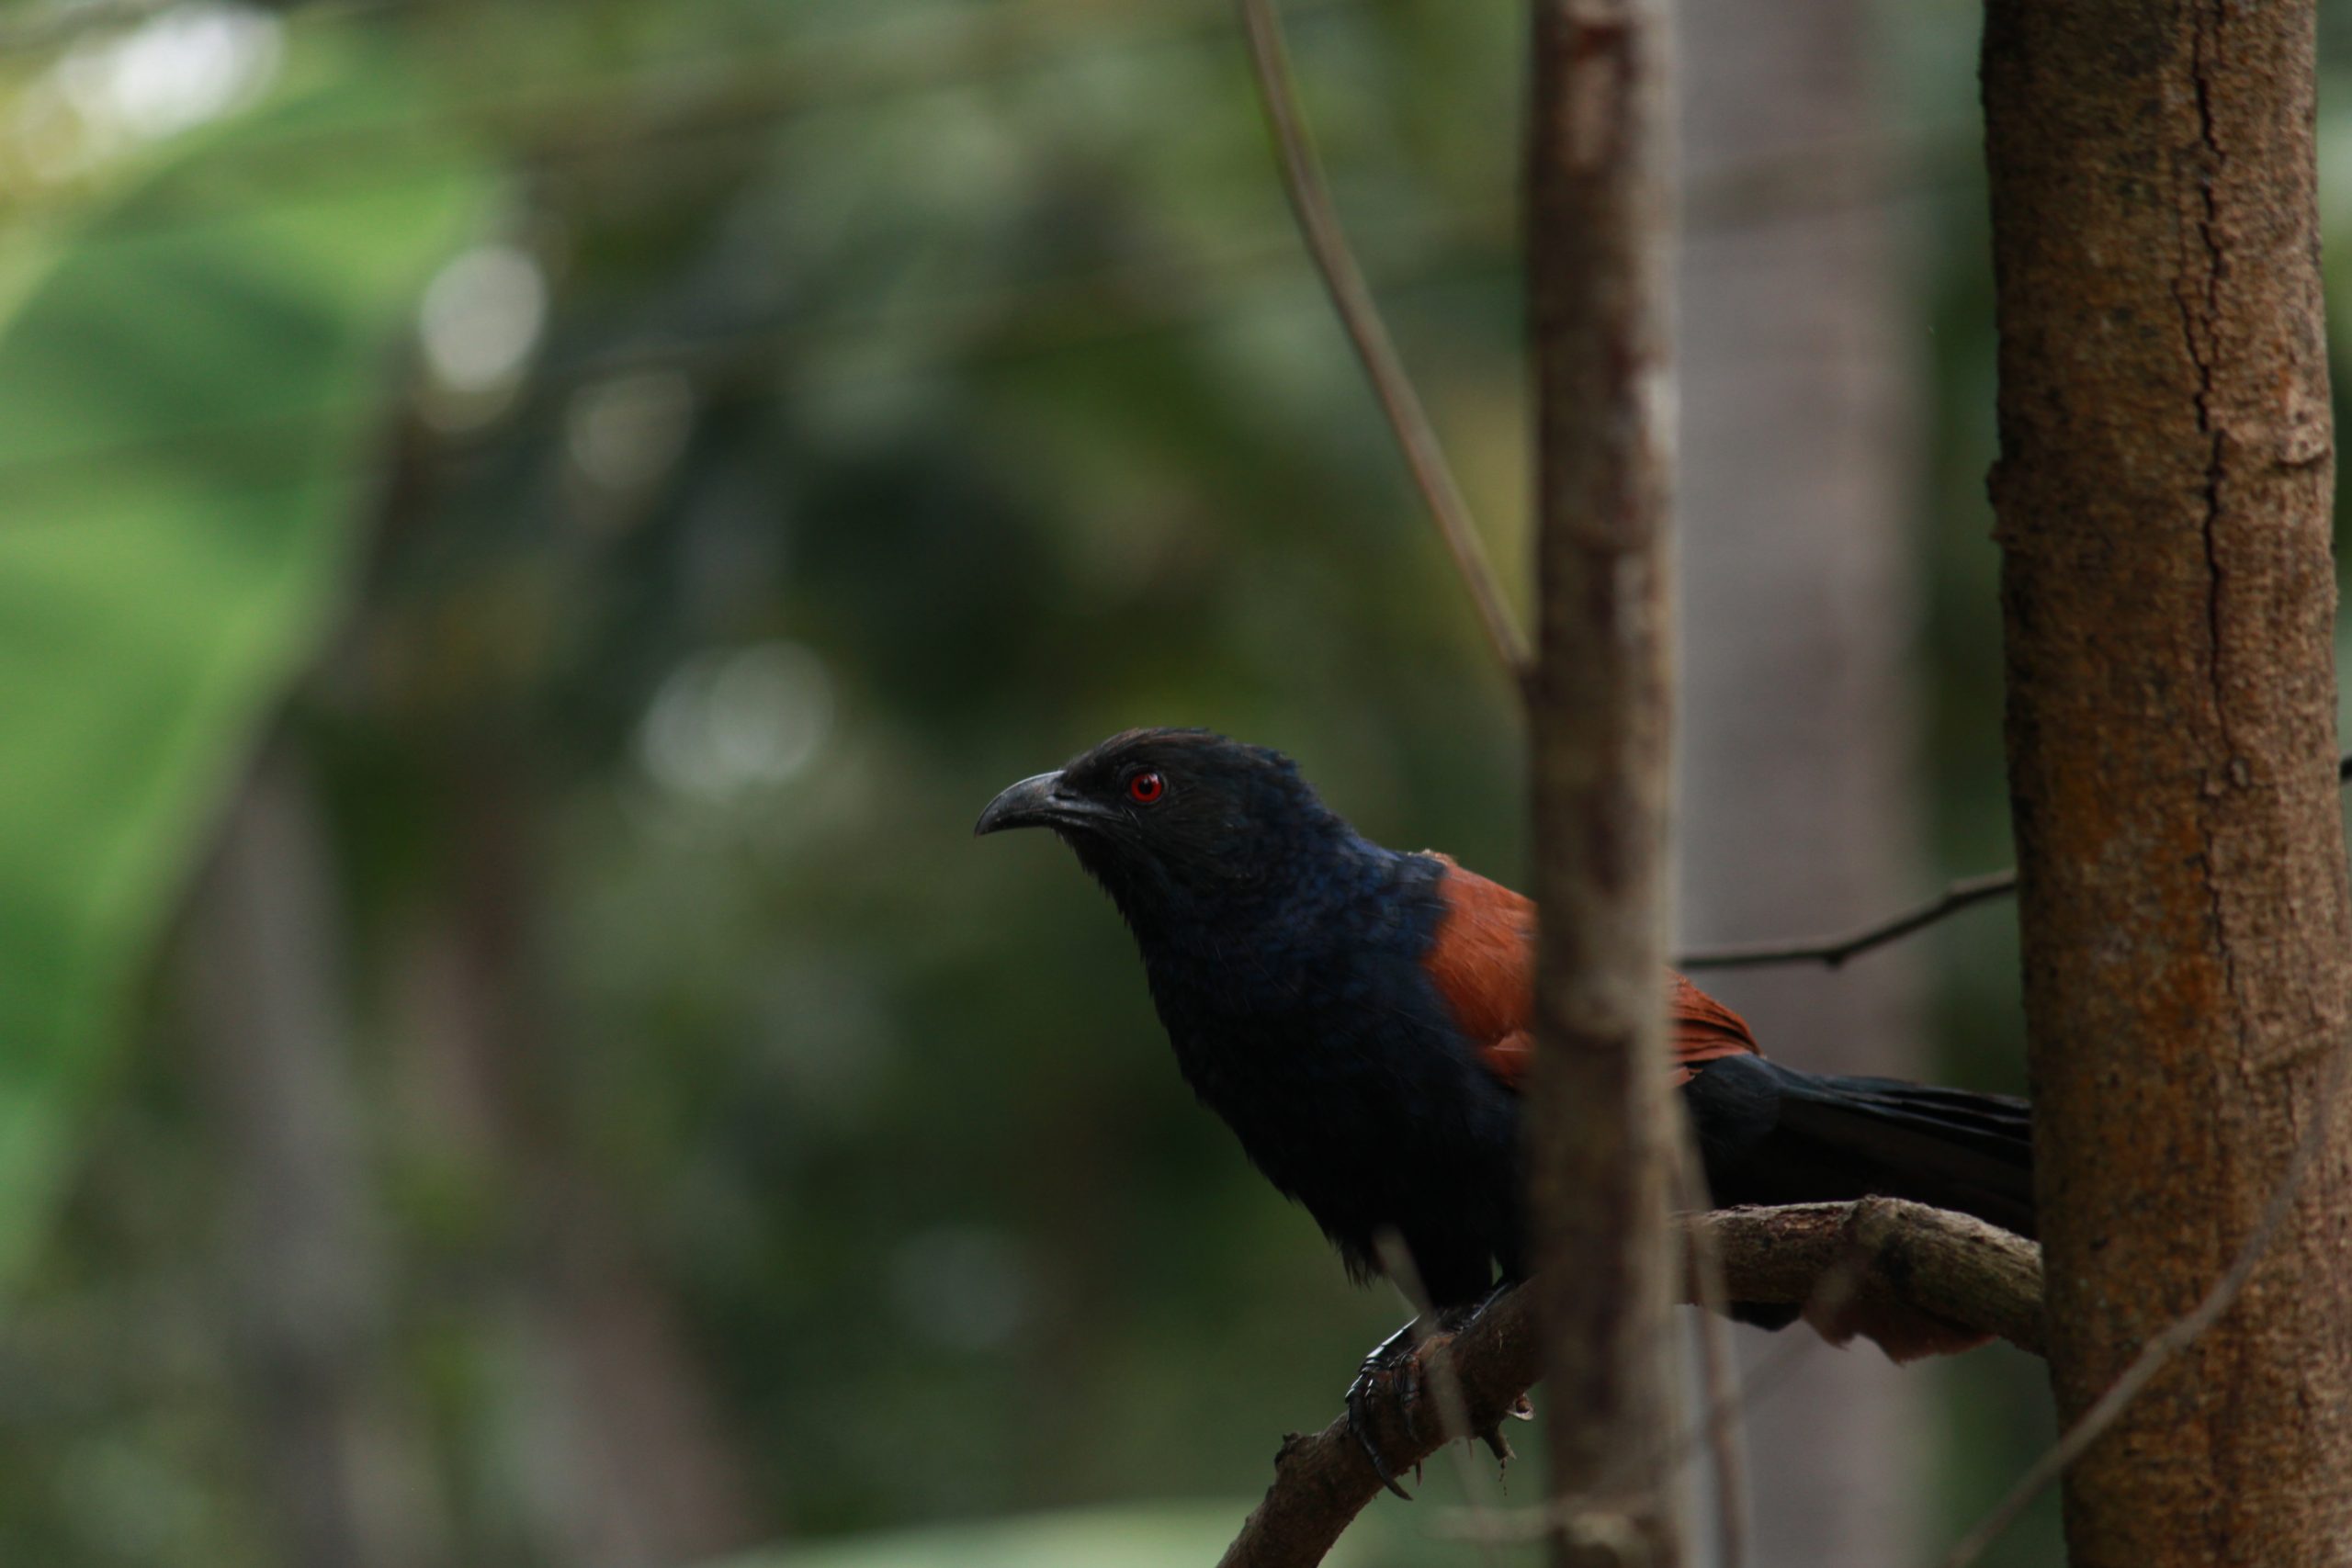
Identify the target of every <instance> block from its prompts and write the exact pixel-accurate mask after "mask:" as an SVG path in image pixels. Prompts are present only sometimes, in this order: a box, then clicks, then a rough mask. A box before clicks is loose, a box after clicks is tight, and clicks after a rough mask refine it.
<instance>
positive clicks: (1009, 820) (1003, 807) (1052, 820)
mask: <svg viewBox="0 0 2352 1568" xmlns="http://www.w3.org/2000/svg"><path fill="white" fill-rule="evenodd" d="M1102 815H1103V808H1102V807H1099V806H1097V805H1095V804H1094V803H1093V802H1092V801H1091V800H1086V799H1083V798H1081V797H1080V796H1079V795H1072V794H1069V793H1066V792H1065V791H1064V790H1063V789H1062V776H1061V774H1059V773H1039V774H1038V775H1036V777H1035V778H1027V779H1023V780H1022V781H1021V782H1020V783H1019V784H1014V785H1013V786H1012V788H1010V789H1008V790H1006V791H1005V792H1004V793H1003V794H1001V795H998V796H997V797H996V798H995V799H994V800H991V801H989V805H988V809H987V810H985V811H983V812H981V813H980V819H979V820H978V822H975V823H973V824H972V835H973V837H975V838H978V837H980V836H981V835H983V834H988V833H997V832H1001V831H1003V830H1004V829H1007V828H1062V827H1069V826H1070V825H1071V824H1073V823H1076V822H1080V821H1082V820H1084V819H1085V818H1090V817H1099V816H1102Z"/></svg>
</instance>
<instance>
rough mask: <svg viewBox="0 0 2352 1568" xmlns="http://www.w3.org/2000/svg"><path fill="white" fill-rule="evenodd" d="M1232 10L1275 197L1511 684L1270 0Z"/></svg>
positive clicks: (1507, 634)
mask: <svg viewBox="0 0 2352 1568" xmlns="http://www.w3.org/2000/svg"><path fill="white" fill-rule="evenodd" d="M1240 6H1241V21H1242V25H1243V27H1244V28H1246V29H1247V30H1248V32H1249V35H1250V68H1251V71H1252V73H1254V74H1255V76H1256V78H1257V83H1258V96H1259V100H1260V102H1261V104H1262V105H1263V106H1264V108H1265V111H1266V123H1267V125H1268V126H1269V127H1270V128H1271V129H1272V131H1273V136H1274V151H1275V152H1276V154H1277V159H1278V162H1279V163H1280V164H1281V166H1282V175H1283V192H1284V194H1285V195H1287V196H1288V197H1289V198H1290V207H1291V211H1292V212H1293V213H1294V214H1295V215H1296V217H1297V219H1298V227H1299V231H1300V232H1301V233H1302V234H1303V235H1304V236H1305V237H1306V249H1307V252H1308V254H1311V255H1312V256H1313V257H1314V258H1315V266H1316V270H1317V272H1318V273H1320V274H1321V275H1322V277H1323V287H1324V288H1326V289H1327V290H1328V291H1329V293H1330V296H1331V305H1332V308H1333V309H1334V310H1337V311H1338V312H1339V315H1340V324H1341V325H1343V326H1344V327H1346V328H1347V333H1348V338H1349V341H1350V342H1351V343H1353V344H1355V350H1356V356H1357V357H1358V358H1359V359H1361V360H1363V367H1364V373H1365V374H1366V375H1367V376H1369V377H1370V378H1372V389H1373V391H1374V395H1376V396H1377V397H1378V398H1379V399H1380V407H1381V410H1382V412H1385V414H1386V415H1387V416H1388V427H1389V428H1390V429H1391V430H1393V431H1395V432H1396V434H1397V445H1398V446H1401V447H1402V448H1403V449H1404V453H1405V463H1406V466H1407V467H1408V468H1410V469H1412V472H1413V482H1414V484H1415V485H1416V486H1418V487H1419V490H1420V492H1421V499H1422V501H1424V502H1427V503H1428V505H1429V509H1430V518H1431V519H1432V520H1433V521H1434V522H1435V523H1436V524H1437V531H1438V534H1439V536H1441V537H1442V538H1443V539H1444V541H1445V547H1446V550H1447V552H1448V553H1450V554H1451V555H1452V556H1453V565H1454V568H1455V570H1458V571H1459V572H1460V573H1461V574H1462V581H1463V585H1464V587H1466V588H1468V589H1469V590H1470V597H1471V599H1472V600H1473V601H1474V602H1476V605H1477V608H1478V619H1479V621H1480V622H1481V623H1482V624H1483V625H1484V626H1485V627H1486V631H1487V642H1489V643H1490V644H1492V645H1493V648H1494V651H1495V657H1496V658H1497V659H1498V660H1500V661H1501V663H1502V667H1503V669H1504V670H1505V671H1508V672H1509V673H1510V675H1511V676H1512V677H1513V678H1514V679H1518V678H1520V677H1521V676H1523V675H1524V673H1525V671H1526V670H1527V668H1528V650H1527V639H1526V637H1525V636H1524V635H1523V634H1521V631H1520V629H1519V625H1518V623H1517V622H1516V621H1515V620H1514V619H1513V618H1512V616H1511V613H1510V606H1509V604H1508V603H1507V602H1506V601H1505V599H1504V597H1503V591H1502V584H1501V582H1500V581H1499V580H1498V579H1497V577H1496V576H1495V568H1494V563H1493V562H1492V561H1490V560H1489V559H1487V547H1486V545H1485V543H1484V541H1483V540H1482V539H1481V538H1480V536H1479V534H1478V529H1477V525H1476V524H1474V523H1473V522H1472V521H1471V519H1470V507H1469V504H1468V503H1467V502H1464V500H1463V499H1462V490H1461V487H1460V486H1459V485H1457V484H1455V483H1454V479H1453V469H1452V468H1450V467H1448V466H1447V463H1446V460H1445V451H1444V448H1442V446H1439V444H1438V438H1437V431H1436V430H1435V428H1434V427H1432V426H1431V425H1430V417H1429V413H1428V412H1427V411H1426V410H1425V409H1423V408H1422V407H1421V400H1420V397H1419V394H1418V393H1416V392H1415V391H1414V390H1413V383H1412V380H1411V378H1409V377H1408V376H1407V375H1406V374H1405V366H1404V362H1403V361H1402V360H1401V359H1399V358H1398V357H1397V345H1396V344H1395V343H1393V342H1392V341H1390V339H1389V336H1388V329H1387V327H1386V326H1385V324H1384V323H1383V322H1382V321H1381V317H1380V307H1379V306H1378V305H1377V304H1375V303H1374V300H1373V298H1372V289H1371V288H1370V287H1369V286H1368V285H1366V284H1365V282H1364V278H1363V270H1362V269H1361V268H1360V267H1358V266H1357V265H1356V260H1355V255H1354V254H1353V253H1352V252H1351V251H1350V250H1349V248H1348V240H1347V234H1346V232H1345V231H1343V230H1342V229H1341V228H1340V216H1339V211H1338V209H1337V208H1336V207H1334V206H1333V204H1332V201H1331V193H1330V189H1329V186H1327V185H1326V184H1325V183H1324V179H1323V167H1322V164H1321V163H1320V161H1319V160H1317V157H1316V155H1315V142H1314V140H1313V138H1312V137H1310V136H1309V135H1308V133H1307V130H1306V118H1305V116H1304V115H1303V114H1302V113H1301V111H1300V108H1299V102H1298V85H1297V83H1296V82H1295V80H1294V79H1293V77H1292V74H1291V68H1290V51H1289V50H1288V49H1287V47H1286V46H1285V45H1284V44H1283V30H1282V23H1281V21H1280V20H1279V19H1278V18H1277V17H1275V15H1274V9H1273V0H1240Z"/></svg>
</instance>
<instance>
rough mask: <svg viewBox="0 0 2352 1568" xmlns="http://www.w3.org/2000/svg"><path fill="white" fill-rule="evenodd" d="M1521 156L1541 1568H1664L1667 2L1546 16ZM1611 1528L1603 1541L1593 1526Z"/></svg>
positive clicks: (1671, 1550) (1604, 2) (1668, 1534)
mask: <svg viewBox="0 0 2352 1568" xmlns="http://www.w3.org/2000/svg"><path fill="white" fill-rule="evenodd" d="M1533 43H1534V57H1535V85H1534V99H1533V104H1532V110H1531V113H1530V116H1529V124H1530V130H1529V139H1528V235H1529V237H1528V246H1529V255H1528V293H1529V303H1530V310H1531V313H1532V323H1531V324H1532V334H1533V344H1534V357H1535V377H1536V441H1537V452H1538V456H1537V523H1536V529H1537V532H1536V560H1537V577H1538V587H1539V592H1540V595H1541V601H1542V602H1541V606H1540V610H1539V616H1538V619H1539V626H1540V631H1541V636H1540V638H1539V643H1540V651H1539V654H1538V660H1539V662H1538V667H1537V669H1536V671H1534V675H1533V678H1532V682H1531V685H1530V692H1529V708H1530V715H1529V716H1530V722H1531V728H1532V743H1531V750H1532V767H1533V775H1534V777H1533V785H1534V789H1533V794H1534V801H1535V884H1536V895H1537V898H1538V901H1539V902H1540V904H1541V906H1542V908H1543V909H1544V919H1543V921H1542V931H1541V933H1540V938H1539V940H1540V943H1541V954H1540V963H1541V977H1540V981H1539V984H1538V986H1537V988H1536V989H1537V1006H1536V1012H1537V1021H1538V1030H1539V1032H1540V1035H1541V1038H1542V1041H1543V1047H1542V1049H1541V1050H1539V1051H1538V1052H1537V1053H1536V1059H1537V1064H1538V1065H1537V1068H1536V1072H1535V1081H1534V1089H1533V1096H1532V1099H1533V1105H1532V1114H1531V1116H1530V1119H1529V1120H1530V1132H1531V1135H1532V1149H1531V1182H1532V1190H1531V1194H1530V1196H1531V1203H1532V1227H1531V1233H1532V1237H1533V1242H1534V1251H1535V1262H1536V1267H1537V1273H1536V1275H1535V1278H1534V1280H1533V1281H1532V1285H1531V1288H1532V1289H1534V1290H1536V1291H1539V1292H1542V1294H1541V1297H1540V1298H1539V1299H1540V1301H1541V1303H1542V1306H1543V1309H1544V1325H1545V1327H1544V1335H1545V1341H1546V1347H1547V1355H1546V1358H1545V1363H1546V1379H1547V1386H1548V1391H1549V1392H1548V1396H1547V1399H1546V1401H1545V1403H1546V1406H1547V1408H1548V1409H1549V1411H1550V1432H1551V1437H1552V1493H1553V1495H1554V1496H1555V1497H1556V1498H1558V1499H1560V1500H1561V1502H1562V1503H1563V1504H1564V1505H1567V1506H1570V1507H1572V1508H1575V1509H1578V1510H1586V1509H1589V1510H1590V1512H1589V1513H1584V1512H1580V1513H1578V1514H1577V1515H1576V1516H1575V1517H1577V1518H1582V1519H1587V1520H1589V1521H1590V1524H1589V1528H1587V1527H1582V1526H1578V1525H1577V1524H1575V1523H1573V1522H1572V1523H1571V1524H1570V1525H1569V1526H1568V1527H1567V1528H1566V1529H1564V1530H1563V1532H1562V1539H1561V1544H1560V1547H1559V1551H1558V1556H1557V1559H1556V1560H1557V1561H1559V1562H1575V1563H1588V1562H1642V1563H1650V1564H1666V1563H1671V1562H1676V1561H1678V1560H1679V1556H1680V1551H1679V1541H1678V1539H1677V1538H1678V1534H1679V1532H1678V1529H1677V1524H1676V1518H1675V1515H1676V1509H1675V1507H1674V1506H1673V1499H1672V1497H1671V1495H1670V1492H1671V1482H1670V1479H1669V1472H1670V1471H1671V1470H1672V1469H1673V1468H1676V1467H1672V1466H1669V1465H1668V1464H1667V1463H1666V1462H1665V1461H1664V1459H1663V1457H1662V1455H1663V1450H1664V1448H1665V1447H1666V1444H1667V1440H1668V1432H1669V1431H1670V1429H1671V1428H1672V1427H1673V1425H1674V1412H1675V1408H1676V1407H1675V1403H1674V1390H1673V1378H1672V1376H1671V1361H1670V1359H1669V1357H1670V1348H1671V1345H1670V1340H1671V1335H1670V1330H1669V1326H1668V1325H1669V1319H1668V1299H1669V1297H1670V1294H1671V1292H1672V1285H1673V1271H1674V1264H1673V1258H1672V1257H1671V1254H1670V1253H1669V1251H1668V1246H1667V1188H1668V1135H1667V1134H1668V1121H1667V1116H1668V1107H1667V1100H1666V1096H1667V1093H1668V1073H1667V1071H1666V1066H1667V1053H1666V1037H1665V1022H1666V1021H1665V999H1666V998H1665V990H1664V987H1663V985H1662V983H1661V980H1662V976H1661V965H1662V963H1663V959H1664V945H1665V934H1666V931H1665V927H1666V921H1665V910H1666V897H1665V895H1666V805H1667V793H1668V778H1667V758H1668V728H1669V720H1670V707H1669V701H1668V698H1669V669H1668V645H1669V640H1670V627H1669V624H1668V558H1667V538H1666V524H1667V511H1668V488H1669V480H1670V478H1671V468H1672V458H1671V452H1672V436H1673V432H1672V428H1671V427H1672V420H1673V405H1672V400H1671V398H1670V396H1669V395H1668V389H1669V387H1670V385H1671V380H1672V364H1671V361H1670V357H1669V346H1668V266H1667V241H1668V234H1669V233H1670V231H1671V229H1672V222H1671V220H1672V216H1673V214H1672V210H1671V199H1672V198H1671V195H1670V192H1671V190H1672V178H1671V167H1672V165H1671V159H1670V136H1669V129H1670V122H1669V111H1670V104H1671V100H1670V97H1669V96H1668V58H1667V51H1668V29H1667V25H1666V6H1665V3H1664V0H1537V3H1536V5H1535V6H1534V39H1533ZM1604 1520H1605V1521H1606V1522H1605V1524H1604V1522H1603V1521H1604Z"/></svg>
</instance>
